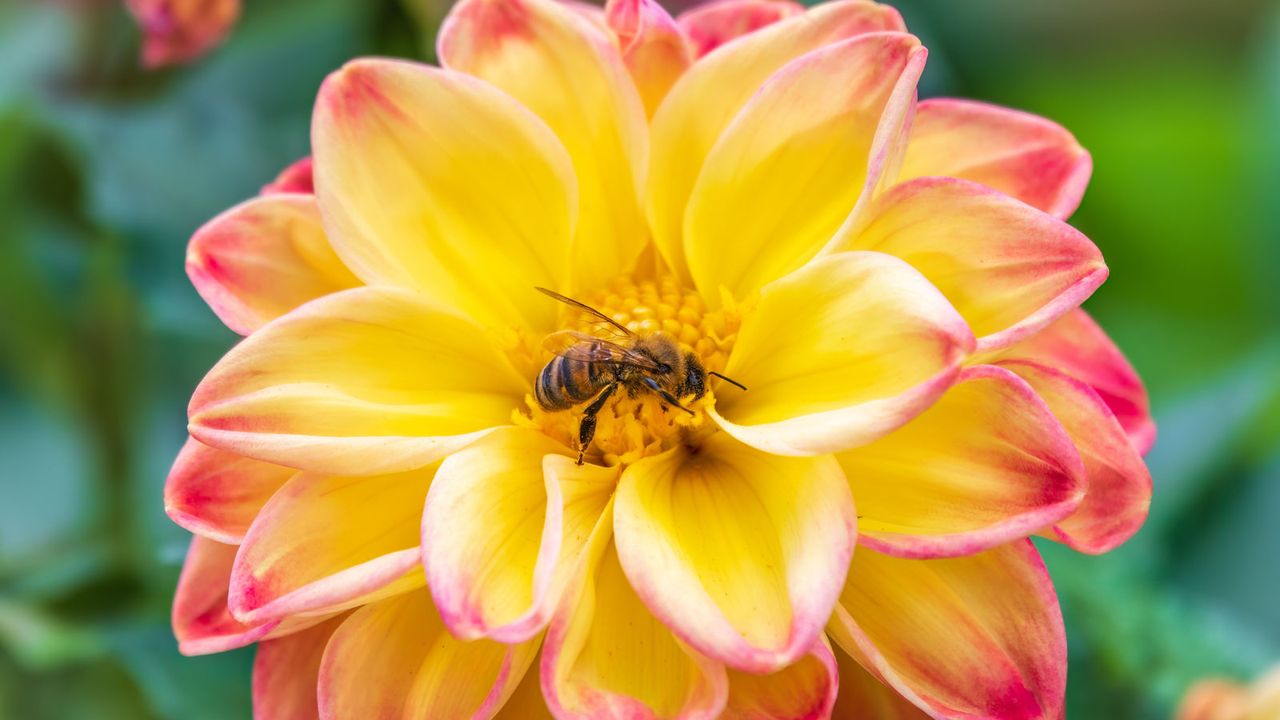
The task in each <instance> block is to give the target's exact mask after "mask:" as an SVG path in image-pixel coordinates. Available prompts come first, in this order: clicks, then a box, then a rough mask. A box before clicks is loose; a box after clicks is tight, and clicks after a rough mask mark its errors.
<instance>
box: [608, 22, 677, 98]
mask: <svg viewBox="0 0 1280 720" xmlns="http://www.w3.org/2000/svg"><path fill="white" fill-rule="evenodd" d="M605 18H606V19H607V20H608V22H609V29H610V30H612V31H613V34H614V35H616V36H617V38H618V43H619V44H620V45H621V46H622V60H623V62H625V63H626V64H627V71H628V72H629V73H631V80H632V81H633V82H635V84H636V89H638V90H639V91H640V98H641V99H642V100H643V101H644V109H645V112H646V114H647V115H648V116H649V117H653V112H654V111H655V110H657V109H658V104H659V103H660V102H662V98H664V97H666V95H667V91H668V90H670V89H671V86H672V85H674V84H675V81H676V80H677V79H678V78H679V77H680V75H681V74H683V73H684V71H685V69H686V68H688V67H689V65H691V64H692V63H693V55H692V53H690V52H689V43H688V40H687V38H686V37H685V35H684V31H683V30H681V29H680V26H679V25H677V24H676V21H675V19H674V18H672V17H671V15H669V14H668V13H667V11H666V10H665V9H663V7H662V5H660V4H658V3H657V1H656V0H610V1H609V2H608V3H606V4H605Z"/></svg>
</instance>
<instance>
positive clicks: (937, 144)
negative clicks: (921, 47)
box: [899, 98, 1093, 218]
mask: <svg viewBox="0 0 1280 720" xmlns="http://www.w3.org/2000/svg"><path fill="white" fill-rule="evenodd" d="M1092 171H1093V161H1092V159H1091V158H1090V157H1089V153H1088V152H1087V151H1086V150H1085V149H1084V148H1082V147H1080V143H1078V142H1076V139H1075V137H1074V136H1072V134H1071V133H1070V132H1067V130H1066V129H1065V128H1063V127H1062V126H1061V125H1058V124H1057V123H1055V122H1051V121H1049V120H1045V119H1044V118H1041V117H1037V116H1035V115H1031V114H1029V113H1024V112H1019V111H1017V110H1009V109H1006V108H1002V107H997V106H995V105H988V104H986V103H980V102H974V101H972V100H955V99H950V98H935V99H930V100H925V101H923V102H921V103H920V105H919V107H918V108H917V109H916V116H915V120H914V121H913V122H912V124H911V136H910V142H909V143H908V145H907V154H906V159H905V160H904V162H903V165H902V173H901V174H900V175H899V179H900V180H902V181H906V180H910V179H912V178H917V177H927V176H947V177H957V178H962V179H964V180H972V181H974V182H978V183H982V184H983V185H986V186H988V187H992V188H995V189H996V190H999V191H1000V192H1002V193H1004V194H1006V195H1009V196H1011V197H1015V198H1017V199H1019V200H1021V201H1022V202H1025V203H1026V204H1028V205H1030V206H1032V207H1035V208H1039V209H1040V210H1043V211H1045V212H1047V213H1049V214H1050V215H1053V216H1054V217H1059V218H1067V217H1070V216H1071V213H1073V212H1075V209H1076V207H1078V206H1079V205H1080V198H1081V197H1083V196H1084V189H1085V186H1086V185H1087V184H1088V182H1089V174H1090V173H1091V172H1092Z"/></svg>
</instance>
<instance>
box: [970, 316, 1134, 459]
mask: <svg viewBox="0 0 1280 720" xmlns="http://www.w3.org/2000/svg"><path fill="white" fill-rule="evenodd" d="M996 360H1027V361H1030V362H1034V363H1037V364H1040V365H1046V366H1048V367H1052V368H1056V369H1058V370H1060V371H1062V372H1064V373H1066V374H1067V375H1070V376H1071V377H1073V378H1075V379H1077V380H1079V381H1081V382H1083V383H1084V384H1086V385H1088V386H1089V387H1091V388H1093V390H1094V392H1096V393H1098V396H1099V397H1101V398H1102V401H1103V402H1105V403H1106V404H1107V407H1108V408H1110V409H1111V412H1112V414H1114V415H1115V416H1116V420H1118V421H1120V425H1121V426H1122V427H1123V428H1124V431H1125V432H1126V433H1127V434H1128V435H1129V441H1130V442H1132V443H1133V446H1134V447H1135V448H1137V450H1138V454H1140V455H1146V454H1147V451H1148V450H1150V449H1151V446H1152V445H1153V444H1155V441H1156V424H1155V421H1154V420H1152V418H1151V402H1150V400H1149V399H1148V398H1147V388H1146V387H1145V386H1143V384H1142V378H1140V377H1138V373H1137V371H1136V370H1134V369H1133V366H1132V365H1130V364H1129V361H1128V360H1127V359H1125V356H1124V354H1123V353H1121V352H1120V348H1118V347H1116V344H1115V343H1114V342H1112V341H1111V338H1109V337H1107V334H1106V332H1104V331H1103V329H1102V328H1100V327H1098V323H1096V322H1095V321H1094V320H1093V318H1091V317H1089V314H1088V313H1086V312H1085V311H1084V310H1073V311H1072V312H1069V313H1067V314H1066V315H1063V316H1062V318H1060V319H1059V320H1058V321H1057V322H1055V323H1053V324H1052V325H1050V326H1049V327H1047V328H1045V329H1044V330H1042V331H1041V332H1039V333H1036V334H1035V335H1032V336H1031V337H1029V338H1027V339H1026V340H1023V341H1022V342H1020V343H1017V344H1016V345H1013V346H1012V347H1008V348H1005V349H1004V350H1001V351H1000V352H999V353H998V354H996V355H994V356H992V357H991V358H990V360H989V361H996Z"/></svg>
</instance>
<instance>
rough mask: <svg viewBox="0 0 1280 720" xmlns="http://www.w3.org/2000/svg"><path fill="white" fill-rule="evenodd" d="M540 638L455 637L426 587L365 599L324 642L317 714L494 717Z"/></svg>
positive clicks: (327, 718) (336, 719) (446, 719)
mask: <svg viewBox="0 0 1280 720" xmlns="http://www.w3.org/2000/svg"><path fill="white" fill-rule="evenodd" d="M538 642H539V640H536V639H535V640H532V641H530V642H526V643H522V644H519V645H503V644H500V643H496V642H492V641H489V640H474V641H471V642H464V641H462V640H458V639H457V638H455V637H453V636H452V635H450V634H449V632H448V631H447V630H446V629H445V627H444V625H443V624H441V622H440V617H439V615H438V614H437V613H436V609H435V607H433V606H432V604H431V596H430V594H429V593H428V592H427V590H426V589H425V588H423V589H420V590H416V591H414V592H409V593H404V594H402V595H400V596H398V597H394V598H390V599H386V600H382V601H380V602H376V603H372V604H370V605H366V606H364V607H362V608H360V609H359V610H356V611H355V612H354V613H352V614H351V616H350V617H348V618H347V620H346V621H345V622H344V623H342V625H341V626H340V627H339V628H338V629H337V630H336V631H335V632H334V633H333V637H331V638H330V639H329V644H328V646H327V647H326V648H325V651H324V657H323V659H322V660H321V663H320V673H319V689H318V695H319V706H320V717H321V718H323V719H324V720H345V719H346V718H432V719H433V720H434V719H435V718H439V719H440V720H452V719H454V718H457V719H459V720H461V719H463V718H490V717H493V716H494V714H495V713H497V712H498V709H499V708H501V707H502V705H503V703H504V702H506V700H507V698H508V697H510V696H511V694H512V693H513V692H514V691H515V689H516V687H517V686H518V685H519V684H520V680H521V679H522V678H523V677H524V674H525V671H526V670H527V669H528V668H529V666H530V665H531V664H532V663H533V660H534V657H535V656H536V654H537V652H538Z"/></svg>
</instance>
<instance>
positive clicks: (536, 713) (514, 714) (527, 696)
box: [494, 666, 555, 720]
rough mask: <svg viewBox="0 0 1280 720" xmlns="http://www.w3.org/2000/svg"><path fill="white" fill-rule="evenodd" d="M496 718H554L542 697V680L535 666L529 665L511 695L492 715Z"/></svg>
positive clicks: (538, 719)
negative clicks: (495, 713) (496, 712)
mask: <svg viewBox="0 0 1280 720" xmlns="http://www.w3.org/2000/svg"><path fill="white" fill-rule="evenodd" d="M494 718H496V719H497V720H555V716H553V715H552V714H551V710H550V709H548V708H547V701H546V700H544V699H543V697H542V680H541V678H540V677H539V675H538V668H537V666H533V667H530V668H529V669H528V670H527V671H526V672H525V674H524V679H523V680H521V681H520V685H519V686H517V687H516V689H515V692H513V693H511V697H509V698H507V701H506V702H505V703H503V705H502V709H501V710H499V711H498V714H497V715H494Z"/></svg>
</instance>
